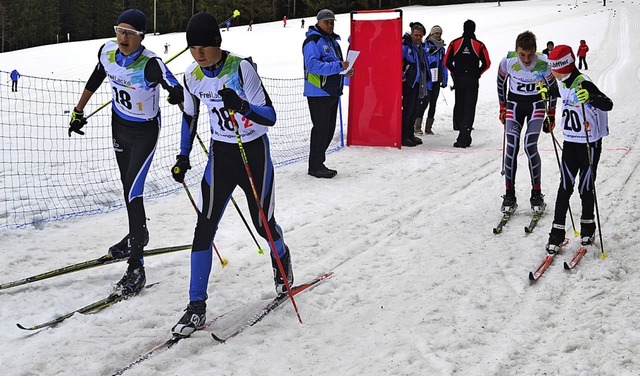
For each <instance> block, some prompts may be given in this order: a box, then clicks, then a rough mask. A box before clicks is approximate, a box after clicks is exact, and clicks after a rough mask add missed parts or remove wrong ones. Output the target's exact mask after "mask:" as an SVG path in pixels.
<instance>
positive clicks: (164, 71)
mask: <svg viewBox="0 0 640 376" xmlns="http://www.w3.org/2000/svg"><path fill="white" fill-rule="evenodd" d="M144 79H145V80H147V82H148V83H149V86H151V87H153V86H156V85H158V84H160V85H161V86H162V87H163V88H164V89H165V90H170V89H171V88H173V87H180V88H182V86H180V83H179V82H178V80H177V79H176V78H175V77H174V76H173V73H171V71H170V70H169V68H167V66H166V65H165V64H164V63H163V62H162V61H161V60H160V59H159V58H153V59H150V60H149V61H148V62H147V65H145V67H144Z"/></svg>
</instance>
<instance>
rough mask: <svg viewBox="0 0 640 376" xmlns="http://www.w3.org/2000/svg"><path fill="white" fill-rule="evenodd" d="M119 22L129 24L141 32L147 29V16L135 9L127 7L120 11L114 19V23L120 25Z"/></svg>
mask: <svg viewBox="0 0 640 376" xmlns="http://www.w3.org/2000/svg"><path fill="white" fill-rule="evenodd" d="M121 23H126V24H129V25H131V26H133V27H134V28H135V29H136V30H138V31H142V32H143V33H144V32H145V31H147V16H145V15H144V13H142V12H141V11H139V10H137V9H127V10H125V11H124V12H122V14H121V15H120V17H118V20H117V21H116V25H120V24H121Z"/></svg>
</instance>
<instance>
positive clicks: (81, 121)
mask: <svg viewBox="0 0 640 376" xmlns="http://www.w3.org/2000/svg"><path fill="white" fill-rule="evenodd" d="M85 124H87V119H85V117H84V111H78V110H77V109H76V108H75V107H74V108H73V111H71V121H70V122H69V137H71V132H76V133H77V134H79V135H81V136H84V132H83V131H81V130H80V129H81V128H82V127H84V125H85Z"/></svg>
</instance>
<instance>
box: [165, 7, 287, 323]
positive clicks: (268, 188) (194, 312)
mask: <svg viewBox="0 0 640 376" xmlns="http://www.w3.org/2000/svg"><path fill="white" fill-rule="evenodd" d="M217 25H218V22H217V21H216V19H215V17H214V16H212V15H211V14H208V13H198V14H196V15H194V16H193V17H192V18H191V20H190V21H189V24H188V25H187V32H186V34H187V44H188V46H189V48H190V51H191V55H192V56H193V58H194V59H195V62H194V63H192V64H191V65H189V67H188V68H187V70H186V71H185V75H184V79H185V81H184V97H185V101H184V115H183V121H182V138H181V143H180V154H179V155H178V156H177V162H176V165H175V166H174V167H173V169H172V174H173V177H174V179H175V180H176V181H178V182H182V181H184V175H185V173H186V172H187V170H188V169H190V168H191V166H190V161H189V154H190V153H191V149H192V144H193V140H194V138H195V135H196V131H197V123H198V117H199V115H200V114H199V107H200V102H202V103H204V104H205V106H206V108H207V110H208V111H207V112H208V114H209V123H210V126H211V144H210V147H209V150H210V153H209V160H208V163H207V166H206V167H205V172H204V176H203V177H202V181H201V183H200V187H201V192H202V198H201V202H200V205H199V206H200V207H199V213H198V222H197V224H196V229H195V234H194V238H193V246H192V252H191V281H190V285H189V304H188V305H187V309H186V312H185V313H184V315H183V316H182V318H181V319H180V320H179V322H178V323H177V324H176V325H175V326H174V327H173V328H172V332H173V334H175V335H178V336H188V335H190V334H191V333H193V332H194V331H195V330H199V329H202V328H203V327H204V324H205V321H206V300H207V298H208V295H207V285H208V281H209V275H210V273H211V263H212V258H213V252H212V242H213V240H214V237H215V235H216V231H217V229H218V223H219V222H220V219H221V218H222V215H223V213H224V210H225V208H226V207H227V203H228V202H229V200H230V198H231V194H232V193H233V191H234V189H235V188H236V187H237V186H239V187H240V188H241V189H242V190H243V191H244V193H245V195H246V198H247V204H248V206H249V211H250V213H251V219H252V220H253V225H254V226H255V228H256V230H257V231H258V233H259V234H260V236H262V237H263V238H265V239H267V237H268V236H267V230H266V229H265V227H264V224H263V223H262V220H261V218H260V213H259V208H258V205H257V204H256V201H255V199H254V196H253V191H252V186H251V182H250V181H249V177H248V173H247V171H246V169H245V166H244V162H243V158H242V155H241V152H240V149H239V145H238V141H237V138H236V133H235V129H234V126H233V122H232V121H231V117H233V118H234V119H235V120H236V122H237V124H238V128H239V129H238V132H239V134H240V138H241V140H242V146H243V148H244V150H245V152H246V154H247V160H248V164H249V169H250V170H251V175H252V177H253V183H254V184H255V188H256V192H257V194H258V197H259V200H260V206H261V207H262V208H263V210H264V214H265V217H266V219H267V224H268V228H269V231H270V233H271V235H272V236H273V240H274V243H275V244H274V245H275V250H274V249H272V250H271V252H272V254H271V264H272V266H273V271H274V281H275V287H276V291H277V292H278V293H284V292H285V282H284V278H283V276H282V275H281V273H280V271H279V268H278V267H277V262H276V260H275V255H274V254H273V252H278V256H279V259H280V261H281V263H282V266H283V269H284V271H285V273H286V277H287V280H288V283H289V285H291V284H292V283H293V272H292V268H291V257H290V253H289V249H288V247H287V246H286V245H285V243H284V238H283V232H282V229H281V228H280V226H278V224H277V223H276V220H275V217H274V211H275V190H274V169H273V163H272V161H271V150H270V146H269V138H268V137H267V131H268V129H269V127H271V126H273V125H274V124H275V122H276V113H275V109H274V108H273V105H272V103H271V99H270V98H269V95H268V94H267V92H266V90H265V88H264V86H263V84H262V80H261V79H260V77H259V76H258V73H257V72H256V69H255V67H254V66H253V64H252V63H251V62H250V61H249V60H248V59H245V58H243V57H240V56H238V55H235V54H233V53H231V52H228V51H224V50H222V49H221V48H220V44H221V42H222V38H221V36H220V30H219V28H218V26H217Z"/></svg>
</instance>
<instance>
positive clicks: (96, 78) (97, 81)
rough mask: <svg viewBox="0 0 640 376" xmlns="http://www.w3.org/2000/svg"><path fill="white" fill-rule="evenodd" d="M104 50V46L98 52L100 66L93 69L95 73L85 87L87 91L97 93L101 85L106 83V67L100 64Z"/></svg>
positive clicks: (97, 65)
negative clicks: (103, 82)
mask: <svg viewBox="0 0 640 376" xmlns="http://www.w3.org/2000/svg"><path fill="white" fill-rule="evenodd" d="M103 48H104V45H103V46H102V47H100V50H98V64H96V67H95V68H94V69H93V72H92V73H91V76H90V77H89V80H88V81H87V83H86V85H85V86H84V88H85V89H86V90H88V91H90V92H92V93H95V92H96V90H98V88H99V87H100V85H102V81H104V79H105V78H106V77H107V72H106V71H105V70H104V66H103V65H102V63H101V62H100V55H101V54H102V49H103Z"/></svg>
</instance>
